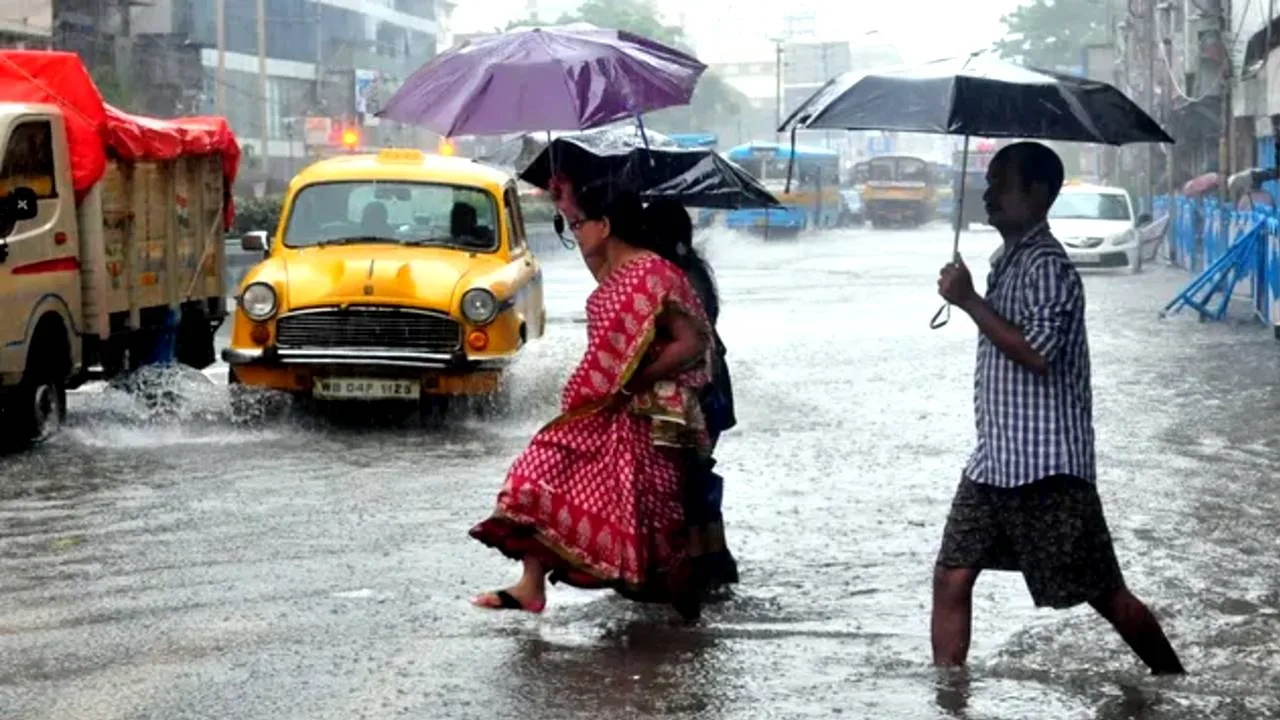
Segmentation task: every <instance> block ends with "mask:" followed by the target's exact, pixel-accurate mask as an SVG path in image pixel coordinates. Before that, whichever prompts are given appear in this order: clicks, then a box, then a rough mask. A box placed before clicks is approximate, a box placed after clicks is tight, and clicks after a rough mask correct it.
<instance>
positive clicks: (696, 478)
mask: <svg viewBox="0 0 1280 720" xmlns="http://www.w3.org/2000/svg"><path fill="white" fill-rule="evenodd" d="M645 225H646V226H647V227H648V229H649V231H650V232H651V233H653V234H654V235H655V237H661V238H663V246H664V247H665V248H669V252H670V254H671V256H672V262H674V263H675V264H676V265H677V266H678V267H680V269H681V270H683V271H684V273H685V275H686V276H687V277H688V278H689V282H690V284H692V285H693V288H694V290H695V291H696V292H697V294H698V298H699V299H700V300H701V301H702V307H703V308H704V309H705V310H706V313H707V318H708V319H709V320H710V321H711V327H712V341H713V344H714V348H713V352H712V367H711V382H710V383H709V384H708V385H707V386H706V387H705V388H704V390H703V392H702V394H701V397H700V398H699V400H700V402H701V405H702V412H703V415H704V416H705V417H706V423H707V433H708V434H709V435H710V438H711V447H712V450H713V451H714V449H715V445H716V442H717V441H718V440H719V438H720V434H721V433H722V432H724V431H726V430H729V429H731V428H733V427H734V426H735V425H737V423H738V420H737V417H736V416H735V414H734V406H733V386H732V383H731V382H730V378H729V366H728V364H727V363H726V361H725V354H726V351H725V347H724V343H723V342H722V341H721V339H720V334H719V333H718V332H717V331H716V329H715V328H716V323H717V321H718V320H719V317H720V297H719V293H718V292H717V288H716V284H715V278H714V277H713V275H712V272H711V266H710V265H709V264H708V263H707V262H706V260H705V259H704V258H703V257H702V256H701V255H700V254H699V253H698V251H697V250H695V249H694V247H693V222H692V221H691V220H690V218H689V212H688V211H687V210H686V209H685V207H684V205H682V204H681V203H679V202H678V201H676V200H667V199H659V200H655V201H653V202H651V203H649V205H648V207H646V208H645ZM689 460H690V465H689V467H688V469H687V470H686V476H687V477H686V482H685V486H684V487H685V500H684V506H685V520H686V522H687V523H688V525H689V532H690V554H691V556H692V562H693V565H694V567H693V570H694V573H695V575H696V576H698V577H700V578H701V579H702V582H703V583H704V587H705V590H706V591H708V593H709V594H714V592H715V591H717V590H724V589H727V586H729V585H732V584H736V583H737V582H738V565H737V562H736V561H735V560H734V558H733V554H732V553H730V552H729V548H728V546H727V545H726V543H725V537H724V517H723V514H722V513H721V503H722V500H723V497H724V478H723V477H721V476H720V474H719V473H717V472H715V470H714V468H715V465H716V461H715V459H714V458H712V457H710V456H708V457H706V458H705V459H699V458H695V457H693V456H690V457H689Z"/></svg>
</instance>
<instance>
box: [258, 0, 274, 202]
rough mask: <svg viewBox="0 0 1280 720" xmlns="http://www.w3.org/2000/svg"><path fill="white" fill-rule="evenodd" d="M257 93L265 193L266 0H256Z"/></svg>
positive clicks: (267, 141)
mask: <svg viewBox="0 0 1280 720" xmlns="http://www.w3.org/2000/svg"><path fill="white" fill-rule="evenodd" d="M258 94H259V95H261V96H262V98H261V102H262V152H260V153H259V156H260V162H261V163H262V191H263V193H264V194H265V193H266V191H267V184H268V183H269V182H270V180H271V172H270V167H269V166H270V163H269V162H268V160H269V158H270V157H271V152H270V148H269V145H270V142H271V106H270V105H269V104H268V103H267V0H258Z"/></svg>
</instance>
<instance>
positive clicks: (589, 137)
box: [476, 123, 681, 173]
mask: <svg viewBox="0 0 1280 720" xmlns="http://www.w3.org/2000/svg"><path fill="white" fill-rule="evenodd" d="M641 132H642V131H641V130H640V128H639V127H638V126H637V125H636V124H635V123H626V124H619V125H609V126H606V127H601V128H593V129H591V130H584V131H572V132H551V133H545V132H544V133H525V134H523V135H519V136H517V137H515V138H512V139H511V140H508V141H506V142H504V143H502V145H500V146H499V147H498V148H497V149H496V150H494V151H493V152H491V153H489V154H488V155H485V156H483V157H479V158H476V159H477V160H479V161H480V162H482V163H485V164H486V165H493V166H495V167H499V168H502V169H504V170H511V171H514V172H516V173H519V172H520V171H521V170H523V169H525V168H527V167H529V165H530V164H532V163H533V161H534V159H535V158H537V157H538V154H539V153H541V152H542V151H543V150H545V149H546V148H547V145H548V143H550V142H551V141H552V140H554V139H557V138H564V137H569V138H572V137H577V138H582V139H583V142H584V143H586V144H588V145H590V146H591V147H596V148H604V147H626V148H634V147H643V146H644V140H645V139H646V138H647V139H648V142H649V147H651V148H676V147H681V145H680V144H679V143H677V142H676V141H675V140H673V139H672V138H670V137H668V136H666V135H663V134H662V133H657V132H654V131H652V130H649V129H645V130H644V131H643V135H641Z"/></svg>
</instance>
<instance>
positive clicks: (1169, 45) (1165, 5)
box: [1159, 0, 1178, 198]
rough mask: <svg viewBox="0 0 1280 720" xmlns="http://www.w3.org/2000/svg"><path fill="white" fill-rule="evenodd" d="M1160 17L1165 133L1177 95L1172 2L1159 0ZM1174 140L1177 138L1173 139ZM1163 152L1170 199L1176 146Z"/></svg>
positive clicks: (1175, 180) (1174, 176)
mask: <svg viewBox="0 0 1280 720" xmlns="http://www.w3.org/2000/svg"><path fill="white" fill-rule="evenodd" d="M1159 10H1160V15H1161V16H1162V17H1163V22H1162V23H1161V25H1162V32H1161V35H1162V37H1161V40H1160V46H1161V47H1162V48H1163V52H1162V55H1163V56H1164V57H1163V58H1162V61H1163V62H1162V65H1163V67H1164V73H1162V77H1161V85H1162V87H1164V89H1165V90H1164V102H1163V103H1161V104H1162V105H1163V111H1162V112H1161V122H1162V124H1163V125H1164V128H1165V131H1166V132H1167V131H1168V130H1169V127H1170V125H1171V124H1172V123H1173V104H1174V96H1175V95H1176V94H1177V88H1176V87H1175V85H1176V84H1175V82H1174V78H1175V77H1177V69H1176V68H1175V67H1174V65H1173V0H1161V2H1160V6H1159ZM1174 139H1175V140H1176V139H1177V138H1174ZM1163 148H1164V151H1165V160H1166V161H1165V171H1166V172H1167V173H1168V178H1167V179H1168V186H1167V189H1166V192H1167V193H1168V195H1169V197H1170V198H1172V197H1173V194H1174V192H1175V191H1176V188H1177V184H1176V183H1177V175H1176V173H1175V172H1174V170H1176V169H1177V163H1176V162H1175V161H1176V160H1177V149H1178V148H1177V145H1165V146H1163Z"/></svg>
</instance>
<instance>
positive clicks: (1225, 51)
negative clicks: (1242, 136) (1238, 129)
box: [1218, 0, 1271, 202]
mask: <svg viewBox="0 0 1280 720" xmlns="http://www.w3.org/2000/svg"><path fill="white" fill-rule="evenodd" d="M1218 9H1219V14H1218V24H1219V27H1220V28H1221V30H1219V33H1218V42H1219V43H1221V45H1222V149H1221V150H1220V151H1219V167H1218V176H1219V177H1220V178H1221V181H1220V182H1219V183H1218V188H1219V191H1220V193H1221V197H1222V200H1223V202H1229V201H1230V200H1231V193H1230V191H1229V190H1228V189H1227V178H1228V177H1231V172H1232V170H1233V169H1234V167H1235V157H1234V156H1235V140H1236V137H1235V135H1236V133H1235V117H1234V114H1235V113H1234V112H1233V108H1232V103H1233V102H1234V100H1233V98H1232V92H1231V82H1232V75H1233V73H1232V72H1231V41H1230V35H1231V0H1219V2H1218ZM1270 21H1271V19H1270V18H1268V19H1267V22H1270Z"/></svg>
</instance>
